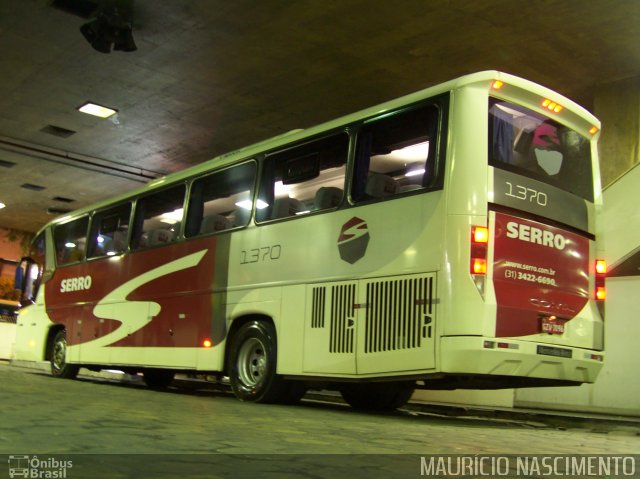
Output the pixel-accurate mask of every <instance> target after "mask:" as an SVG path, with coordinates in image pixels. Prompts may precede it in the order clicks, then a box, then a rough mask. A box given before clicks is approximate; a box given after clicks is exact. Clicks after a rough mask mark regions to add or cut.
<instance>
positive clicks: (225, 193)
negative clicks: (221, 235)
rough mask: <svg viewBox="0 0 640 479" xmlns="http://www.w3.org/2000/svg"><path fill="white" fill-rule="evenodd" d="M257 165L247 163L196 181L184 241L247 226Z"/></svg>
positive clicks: (193, 186)
mask: <svg viewBox="0 0 640 479" xmlns="http://www.w3.org/2000/svg"><path fill="white" fill-rule="evenodd" d="M255 177H256V163H255V161H250V162H246V163H242V164H240V165H236V166H232V167H230V168H227V169H225V170H222V171H218V172H215V173H212V174H210V175H207V176H205V177H202V178H198V179H197V180H195V181H194V182H193V184H192V185H191V192H190V195H189V207H188V211H187V219H186V227H185V233H184V235H185V236H186V237H191V236H198V235H203V234H211V233H217V232H220V231H225V230H228V229H232V228H239V227H242V226H246V225H247V224H248V223H249V219H250V218H251V207H252V199H253V189H254V184H255Z"/></svg>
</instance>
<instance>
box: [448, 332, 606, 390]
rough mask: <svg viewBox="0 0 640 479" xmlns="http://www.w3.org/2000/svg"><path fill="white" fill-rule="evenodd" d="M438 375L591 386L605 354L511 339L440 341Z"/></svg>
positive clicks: (455, 337) (450, 339)
mask: <svg viewBox="0 0 640 479" xmlns="http://www.w3.org/2000/svg"><path fill="white" fill-rule="evenodd" d="M440 357H441V358H442V361H441V365H440V366H441V367H440V371H441V372H442V373H445V374H447V375H449V374H453V375H455V374H465V375H480V376H484V375H490V376H496V377H503V378H514V379H515V378H520V380H521V381H517V382H518V383H520V382H522V383H523V384H521V386H526V385H527V379H530V380H531V386H534V385H537V383H539V382H540V380H550V381H549V382H551V383H553V382H555V381H557V382H558V384H567V383H575V384H576V385H577V384H581V383H593V382H594V381H595V379H596V377H597V375H598V373H599V372H600V370H601V369H602V366H603V359H604V353H603V352H602V351H593V350H588V349H582V348H572V347H567V346H556V345H551V344H544V343H538V342H532V341H522V340H514V339H511V338H498V339H497V338H485V337H481V336H454V337H443V338H442V341H441V350H440ZM550 385H551V384H550Z"/></svg>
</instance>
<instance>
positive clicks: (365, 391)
mask: <svg viewBox="0 0 640 479" xmlns="http://www.w3.org/2000/svg"><path fill="white" fill-rule="evenodd" d="M414 390H415V385H414V383H412V382H393V383H348V384H343V385H342V386H341V387H340V393H341V394H342V398H343V399H344V400H345V401H346V402H347V403H348V404H349V405H350V406H351V407H352V408H354V409H360V410H363V411H393V410H394V409H398V408H399V407H402V406H404V405H405V404H406V403H407V401H408V400H409V399H410V398H411V395H412V394H413V391H414Z"/></svg>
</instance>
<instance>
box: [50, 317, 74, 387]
mask: <svg viewBox="0 0 640 479" xmlns="http://www.w3.org/2000/svg"><path fill="white" fill-rule="evenodd" d="M79 370H80V366H78V365H76V364H68V363H67V332H66V331H65V330H64V329H63V330H61V331H58V332H57V333H56V335H55V336H54V338H53V344H52V347H51V375H52V376H55V377H58V378H65V379H73V378H75V377H76V376H77V375H78V371H79Z"/></svg>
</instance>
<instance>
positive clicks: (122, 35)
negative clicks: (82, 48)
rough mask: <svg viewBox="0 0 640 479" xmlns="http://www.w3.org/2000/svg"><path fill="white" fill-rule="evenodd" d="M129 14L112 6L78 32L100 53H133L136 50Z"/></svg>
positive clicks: (99, 13) (100, 12)
mask: <svg viewBox="0 0 640 479" xmlns="http://www.w3.org/2000/svg"><path fill="white" fill-rule="evenodd" d="M131 25H132V22H131V12H130V11H129V12H127V11H126V9H118V8H117V7H115V6H113V7H110V8H105V9H103V10H101V11H99V12H98V15H97V16H96V18H95V19H94V20H92V21H90V22H89V23H85V24H84V25H82V26H81V27H80V32H82V35H84V37H85V38H86V39H87V41H88V42H89V43H90V44H91V46H92V47H93V48H94V50H97V51H99V52H100V53H110V52H111V49H112V48H113V50H119V51H123V52H133V51H135V50H137V49H138V47H136V44H135V42H134V41H133V33H132V31H133V29H132V26H131Z"/></svg>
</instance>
